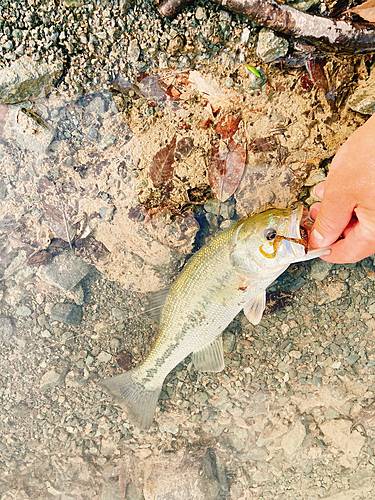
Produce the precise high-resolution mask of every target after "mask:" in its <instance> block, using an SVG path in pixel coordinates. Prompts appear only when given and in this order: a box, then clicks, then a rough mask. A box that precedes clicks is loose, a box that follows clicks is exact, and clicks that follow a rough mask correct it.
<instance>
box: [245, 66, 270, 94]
mask: <svg viewBox="0 0 375 500" xmlns="http://www.w3.org/2000/svg"><path fill="white" fill-rule="evenodd" d="M256 70H257V72H258V73H259V76H258V75H255V74H254V73H253V72H252V71H249V84H248V86H249V89H253V90H256V89H261V88H262V87H263V85H264V84H265V83H266V82H267V75H266V74H265V72H264V71H263V70H262V68H256Z"/></svg>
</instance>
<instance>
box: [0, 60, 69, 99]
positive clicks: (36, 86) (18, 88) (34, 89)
mask: <svg viewBox="0 0 375 500" xmlns="http://www.w3.org/2000/svg"><path fill="white" fill-rule="evenodd" d="M62 71H63V64H62V63H61V62H57V63H55V64H46V63H39V62H36V61H35V60H32V59H31V58H30V57H27V56H23V57H21V58H20V59H18V60H17V61H15V62H14V63H13V64H12V65H11V66H10V68H4V69H2V70H1V71H0V103H2V104H15V103H17V102H22V101H26V100H27V99H29V98H30V97H33V96H37V95H39V94H40V93H41V92H42V91H45V92H47V91H48V90H49V89H50V88H51V87H52V85H53V83H54V81H56V80H57V79H58V78H59V77H60V76H61V74H62Z"/></svg>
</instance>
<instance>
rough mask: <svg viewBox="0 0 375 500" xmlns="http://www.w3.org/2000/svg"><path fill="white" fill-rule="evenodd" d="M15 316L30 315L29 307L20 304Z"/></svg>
mask: <svg viewBox="0 0 375 500" xmlns="http://www.w3.org/2000/svg"><path fill="white" fill-rule="evenodd" d="M16 314H17V316H30V314H31V309H30V308H29V307H27V306H20V307H18V308H17V310H16Z"/></svg>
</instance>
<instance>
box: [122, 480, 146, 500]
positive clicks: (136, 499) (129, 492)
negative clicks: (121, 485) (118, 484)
mask: <svg viewBox="0 0 375 500" xmlns="http://www.w3.org/2000/svg"><path fill="white" fill-rule="evenodd" d="M144 498H145V497H144V496H143V493H142V491H141V490H140V489H139V488H137V486H136V485H135V484H134V483H133V482H132V481H131V482H130V483H128V485H127V486H126V491H125V500H144Z"/></svg>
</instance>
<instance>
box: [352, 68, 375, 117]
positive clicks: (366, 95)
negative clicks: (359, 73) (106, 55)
mask: <svg viewBox="0 0 375 500" xmlns="http://www.w3.org/2000/svg"><path fill="white" fill-rule="evenodd" d="M348 105H349V107H350V108H351V109H352V110H353V111H357V113H361V114H363V115H372V114H373V113H374V112H375V71H373V72H372V73H371V75H370V77H369V78H368V80H366V81H363V82H362V83H361V84H360V85H359V86H358V87H357V88H356V90H355V91H354V92H353V93H352V95H351V96H350V97H349V99H348Z"/></svg>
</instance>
